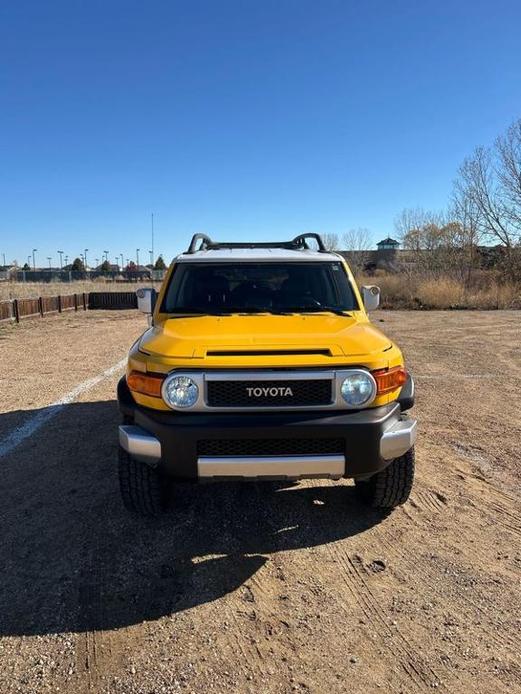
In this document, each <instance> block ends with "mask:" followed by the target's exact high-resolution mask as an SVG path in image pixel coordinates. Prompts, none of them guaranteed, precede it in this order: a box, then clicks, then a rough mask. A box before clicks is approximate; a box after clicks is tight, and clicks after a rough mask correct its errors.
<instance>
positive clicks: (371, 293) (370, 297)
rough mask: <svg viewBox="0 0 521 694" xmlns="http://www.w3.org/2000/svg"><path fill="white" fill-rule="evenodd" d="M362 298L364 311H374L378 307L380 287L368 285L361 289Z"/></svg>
mask: <svg viewBox="0 0 521 694" xmlns="http://www.w3.org/2000/svg"><path fill="white" fill-rule="evenodd" d="M362 298H363V300H364V306H365V310H366V311H374V310H375V309H377V308H378V306H379V305H380V287H377V286H376V285H375V284H369V285H365V286H364V287H362Z"/></svg>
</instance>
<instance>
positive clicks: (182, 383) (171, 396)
mask: <svg viewBox="0 0 521 694" xmlns="http://www.w3.org/2000/svg"><path fill="white" fill-rule="evenodd" d="M198 397H199V388H198V386H197V383H196V382H195V381H193V380H192V379H191V378H189V377H188V376H169V377H168V378H167V379H166V380H165V382H164V384H163V400H164V401H165V402H166V404H167V405H168V406H169V407H192V406H193V405H195V403H196V402H197V398H198Z"/></svg>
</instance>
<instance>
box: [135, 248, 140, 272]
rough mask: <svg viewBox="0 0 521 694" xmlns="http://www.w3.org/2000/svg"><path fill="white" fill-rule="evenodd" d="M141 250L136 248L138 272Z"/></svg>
mask: <svg viewBox="0 0 521 694" xmlns="http://www.w3.org/2000/svg"><path fill="white" fill-rule="evenodd" d="M139 250H140V249H139V248H136V261H137V263H136V265H137V269H138V270H139Z"/></svg>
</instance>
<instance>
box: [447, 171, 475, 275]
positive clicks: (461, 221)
mask: <svg viewBox="0 0 521 694" xmlns="http://www.w3.org/2000/svg"><path fill="white" fill-rule="evenodd" d="M449 218H450V219H451V220H453V223H454V224H455V227H454V235H453V244H454V245H455V246H456V247H457V248H459V249H460V253H459V258H458V260H459V274H460V278H461V279H462V280H463V281H464V282H465V284H466V285H467V286H469V285H470V283H471V281H472V273H473V271H474V270H475V269H476V268H477V266H478V265H479V256H478V246H479V244H480V243H481V240H482V233H481V229H480V225H479V210H478V208H477V206H476V204H475V202H474V200H473V199H472V198H471V197H470V196H469V195H467V192H466V189H465V187H464V186H462V182H461V180H456V181H455V182H454V186H453V190H452V197H451V201H450V207H449Z"/></svg>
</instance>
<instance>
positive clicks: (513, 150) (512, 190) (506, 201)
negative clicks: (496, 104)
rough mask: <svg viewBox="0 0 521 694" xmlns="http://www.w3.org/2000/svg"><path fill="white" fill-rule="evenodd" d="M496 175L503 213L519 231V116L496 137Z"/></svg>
mask: <svg viewBox="0 0 521 694" xmlns="http://www.w3.org/2000/svg"><path fill="white" fill-rule="evenodd" d="M495 147H496V152H497V164H496V167H497V176H498V180H499V186H500V190H501V192H502V194H503V205H504V211H505V214H506V215H507V216H508V218H509V221H510V223H511V225H512V227H513V228H514V229H515V230H516V235H517V239H516V240H517V241H519V236H520V232H521V118H520V119H519V120H517V121H516V122H515V123H513V124H512V125H511V126H510V127H509V128H508V130H507V131H506V133H505V134H504V135H503V136H500V137H498V138H497V140H496V143H495Z"/></svg>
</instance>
